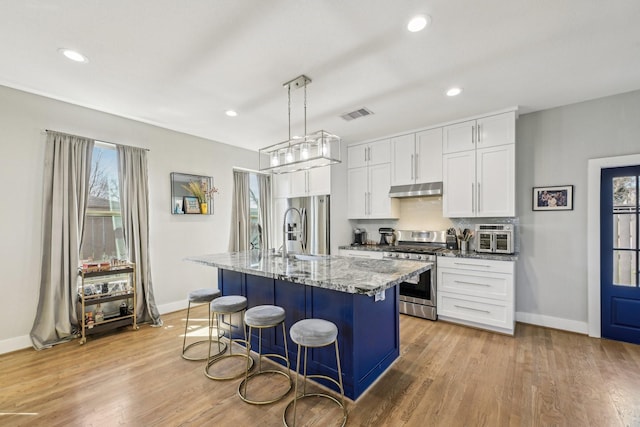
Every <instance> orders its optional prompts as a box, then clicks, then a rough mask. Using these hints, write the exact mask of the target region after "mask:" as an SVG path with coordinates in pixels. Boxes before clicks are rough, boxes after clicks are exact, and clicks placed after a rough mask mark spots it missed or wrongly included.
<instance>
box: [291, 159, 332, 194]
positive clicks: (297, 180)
mask: <svg viewBox="0 0 640 427" xmlns="http://www.w3.org/2000/svg"><path fill="white" fill-rule="evenodd" d="M288 175H291V178H290V182H291V190H290V196H289V197H306V196H320V195H323V194H330V193H331V167H330V166H323V167H320V168H313V169H309V170H302V171H297V172H293V173H290V174H288Z"/></svg>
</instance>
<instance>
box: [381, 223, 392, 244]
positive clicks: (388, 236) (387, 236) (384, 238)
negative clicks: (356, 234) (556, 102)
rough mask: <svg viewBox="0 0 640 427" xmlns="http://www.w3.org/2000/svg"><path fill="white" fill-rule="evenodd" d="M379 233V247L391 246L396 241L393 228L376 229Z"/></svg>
mask: <svg viewBox="0 0 640 427" xmlns="http://www.w3.org/2000/svg"><path fill="white" fill-rule="evenodd" d="M378 233H380V244H381V245H393V244H394V243H395V240H396V234H395V230H394V229H393V228H387V227H382V228H379V229H378Z"/></svg>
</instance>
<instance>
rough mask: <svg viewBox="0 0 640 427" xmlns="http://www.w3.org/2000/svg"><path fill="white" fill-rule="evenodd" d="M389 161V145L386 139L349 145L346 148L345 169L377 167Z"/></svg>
mask: <svg viewBox="0 0 640 427" xmlns="http://www.w3.org/2000/svg"><path fill="white" fill-rule="evenodd" d="M390 161H391V143H390V141H389V140H388V139H381V140H380V141H374V142H368V143H364V144H355V145H350V146H349V147H348V148H347V168H349V169H351V168H360V167H364V166H373V165H379V164H382V163H389V162H390Z"/></svg>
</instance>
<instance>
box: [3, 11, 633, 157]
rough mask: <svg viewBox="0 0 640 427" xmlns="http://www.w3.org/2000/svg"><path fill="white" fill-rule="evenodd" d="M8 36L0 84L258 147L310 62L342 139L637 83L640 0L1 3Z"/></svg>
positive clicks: (321, 120) (296, 99)
mask: <svg viewBox="0 0 640 427" xmlns="http://www.w3.org/2000/svg"><path fill="white" fill-rule="evenodd" d="M416 13H427V14H429V15H430V16H431V18H432V23H431V25H430V26H429V27H428V28H427V29H426V30H424V31H422V32H420V33H409V32H408V31H406V23H407V21H408V19H409V18H410V17H411V16H412V15H414V14H416ZM0 40H2V42H1V43H0V84H2V85H5V86H10V87H14V88H18V89H22V90H25V91H28V92H33V93H37V94H42V95H45V96H49V97H52V98H56V99H60V100H64V101H68V102H71V103H74V104H78V105H82V106H87V107H90V108H94V109H97V110H100V111H105V112H109V113H113V114H116V115H119V116H123V117H129V118H132V119H136V120H140V121H143V122H147V123H152V124H155V125H158V126H161V127H165V128H169V129H174V130H178V131H181V132H185V133H188V134H192V135H197V136H201V137H204V138H208V139H212V140H215V141H221V142H225V143H229V144H233V145H238V146H242V147H246V148H251V149H256V150H257V149H258V148H259V147H262V146H265V145H270V144H273V143H276V142H280V141H283V140H285V139H287V134H288V129H287V93H286V90H285V89H283V87H282V83H284V82H286V81H288V80H291V79H293V78H295V77H297V76H298V75H300V74H306V75H307V76H309V77H310V78H311V79H312V80H313V82H312V83H311V84H310V85H309V87H308V92H307V94H308V119H307V122H308V126H307V128H308V130H309V131H314V130H318V129H326V130H328V131H331V132H334V133H336V134H338V135H340V136H342V137H343V139H344V140H345V141H347V142H353V141H358V140H365V139H370V138H374V137H378V136H384V135H389V134H393V133H396V132H400V131H403V130H409V129H415V128H419V127H425V126H428V125H430V124H436V123H440V122H444V121H449V120H454V119H457V118H462V117H465V116H471V115H475V114H481V113H485V112H490V111H494V110H500V109H503V108H506V107H511V106H516V105H517V106H519V107H520V112H525V113H526V112H531V111H536V110H540V109H546V108H550V107H554V106H559V105H565V104H570V103H574V102H579V101H583V100H587V99H593V98H598V97H602V96H606V95H611V94H616V93H622V92H627V91H631V90H636V89H640V1H638V0H609V1H605V0H482V1H469V0H466V1H464V0H431V1H418V0H348V1H347V0H314V1H311V0H268V1H267V0H189V1H178V0H173V1H170V0H136V1H131V0H111V1H104V0H0ZM62 47H66V48H73V49H76V50H78V51H80V52H82V53H83V54H85V55H86V56H87V57H88V58H89V62H88V63H86V64H76V63H72V62H70V61H68V60H67V59H65V58H64V57H62V56H61V55H60V54H59V53H58V51H57V50H58V49H59V48H62ZM454 85H457V86H461V87H462V88H463V89H464V92H463V93H462V95H460V96H458V97H455V98H448V97H446V96H445V95H444V92H445V90H446V89H448V88H449V87H451V86H454ZM302 93H303V92H302V91H301V90H297V91H294V92H292V134H301V133H302V132H303V120H302V117H303V108H302ZM361 107H367V108H369V109H371V110H372V111H373V112H374V113H375V115H373V116H368V117H364V118H361V119H358V120H354V121H351V122H346V121H344V120H343V119H341V118H340V117H339V116H340V115H341V114H344V113H346V112H349V111H352V110H355V109H358V108H361ZM227 109H234V110H237V111H238V114H239V115H238V117H235V118H230V117H227V116H226V115H225V114H224V112H225V110H227Z"/></svg>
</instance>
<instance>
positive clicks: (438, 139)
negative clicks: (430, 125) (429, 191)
mask: <svg viewBox="0 0 640 427" xmlns="http://www.w3.org/2000/svg"><path fill="white" fill-rule="evenodd" d="M415 163H416V167H415V168H416V172H415V175H416V179H415V181H416V184H421V183H424V182H439V181H442V128H437V129H430V130H426V131H424V132H419V133H417V134H416V152H415Z"/></svg>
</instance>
